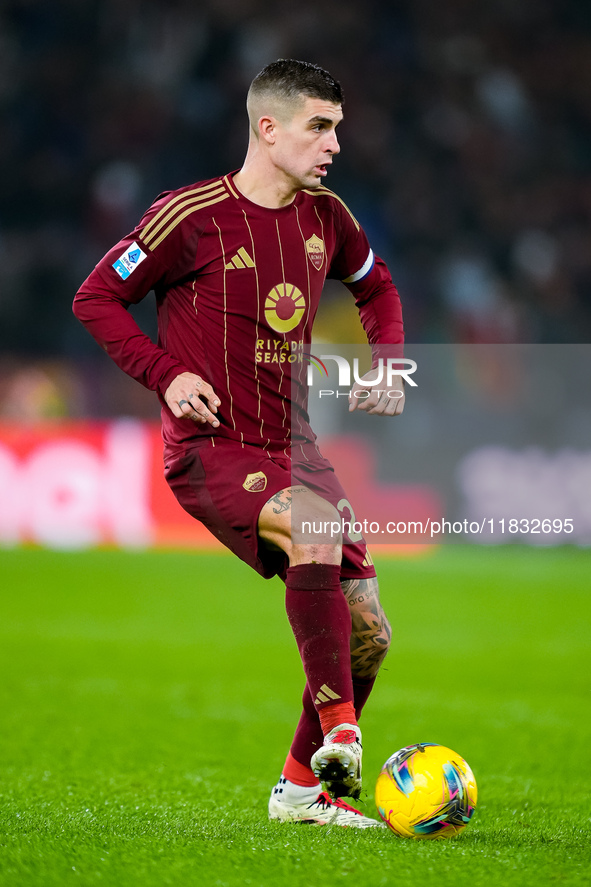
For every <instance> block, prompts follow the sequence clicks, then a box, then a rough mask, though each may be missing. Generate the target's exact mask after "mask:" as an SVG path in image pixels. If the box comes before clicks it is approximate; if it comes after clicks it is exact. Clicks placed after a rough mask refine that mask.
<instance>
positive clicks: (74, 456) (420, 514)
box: [0, 419, 440, 549]
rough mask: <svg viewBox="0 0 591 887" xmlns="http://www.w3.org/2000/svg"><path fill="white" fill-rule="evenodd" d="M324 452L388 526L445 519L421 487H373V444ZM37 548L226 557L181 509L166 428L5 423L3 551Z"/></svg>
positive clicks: (337, 445)
mask: <svg viewBox="0 0 591 887" xmlns="http://www.w3.org/2000/svg"><path fill="white" fill-rule="evenodd" d="M323 452H324V453H325V454H326V455H327V456H328V457H329V458H330V459H331V461H332V462H333V464H334V465H335V467H336V469H337V471H338V472H339V473H341V474H344V475H346V474H348V469H347V466H350V465H351V464H355V465H357V466H363V470H361V469H359V468H358V469H357V470H356V471H355V472H354V474H353V475H352V476H350V477H349V483H348V485H347V486H348V493H349V495H350V497H351V499H352V500H353V501H355V499H356V498H361V495H362V496H363V498H364V501H367V502H369V504H370V506H371V507H372V509H373V513H374V514H375V515H378V517H383V518H384V519H385V518H386V516H387V514H389V509H390V508H391V506H392V501H395V502H396V503H397V504H398V507H400V508H402V509H404V511H405V513H409V514H412V515H413V516H414V517H416V518H417V519H425V518H426V517H427V516H428V515H429V514H432V513H439V512H440V505H439V502H438V499H437V496H436V495H435V494H434V492H433V491H432V490H431V489H429V488H425V487H423V486H422V485H420V484H412V485H409V486H407V485H404V484H403V485H398V486H396V487H395V488H390V487H388V488H386V489H383V488H382V487H380V486H379V485H378V484H377V482H376V481H375V479H374V478H373V470H374V464H373V456H372V451H371V448H370V447H369V446H368V444H367V442H365V441H364V440H363V439H356V438H354V437H351V438H346V437H345V438H343V439H341V438H337V439H333V440H332V441H331V440H327V441H326V443H325V446H323ZM21 543H34V544H38V545H43V546H47V547H50V548H61V549H76V548H87V547H93V546H98V545H114V546H118V547H122V548H145V547H193V548H194V547H196V548H221V547H222V546H221V545H220V543H219V542H218V541H217V539H215V538H214V537H213V536H212V535H211V534H210V533H209V531H208V530H207V529H206V528H205V527H203V526H202V525H201V524H200V523H198V522H197V521H195V520H193V519H192V518H191V517H189V515H187V514H186V513H185V512H184V511H183V510H182V508H181V507H180V506H179V505H178V504H177V502H176V500H175V499H174V497H173V495H172V493H171V492H170V490H169V489H168V486H167V484H166V481H165V480H164V476H163V471H162V439H161V436H160V426H159V424H158V423H156V422H145V421H137V420H133V419H120V420H115V421H111V422H85V421H76V422H61V421H58V422H56V421H51V422H43V423H38V424H17V423H0V545H4V546H7V545H17V544H21Z"/></svg>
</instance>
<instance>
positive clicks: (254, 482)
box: [242, 471, 267, 493]
mask: <svg viewBox="0 0 591 887" xmlns="http://www.w3.org/2000/svg"><path fill="white" fill-rule="evenodd" d="M242 486H243V487H244V489H245V490H247V491H248V492H249V493H262V492H263V490H264V489H265V487H266V486H267V476H266V474H264V473H263V472H262V471H255V473H254V474H247V475H246V480H245V481H244V483H243V484H242Z"/></svg>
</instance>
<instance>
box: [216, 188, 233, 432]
mask: <svg viewBox="0 0 591 887" xmlns="http://www.w3.org/2000/svg"><path fill="white" fill-rule="evenodd" d="M229 196H230V195H229V194H226V195H225V197H229ZM219 199H220V200H223V199H225V198H219ZM216 202H217V201H216ZM211 221H212V222H213V224H214V225H215V226H216V228H217V229H218V237H219V239H220V249H221V251H222V264H223V266H224V270H223V275H224V364H225V368H226V388H227V389H228V394H229V395H230V420H231V422H232V426H233V428H234V431H236V422H235V420H234V399H233V397H232V389H231V388H230V371H229V369H228V290H227V287H226V267H225V266H226V250H225V249H224V241H223V238H222V229H221V228H220V226H219V225H218V223H217V222H216V220H215V218H214V217H213V216H212V217H211Z"/></svg>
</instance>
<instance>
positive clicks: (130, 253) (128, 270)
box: [113, 242, 146, 280]
mask: <svg viewBox="0 0 591 887" xmlns="http://www.w3.org/2000/svg"><path fill="white" fill-rule="evenodd" d="M145 258H146V254H145V252H144V251H143V249H142V248H141V247H139V246H138V245H137V243H135V242H134V243H132V244H131V246H130V247H129V249H127V250H125V252H124V253H122V254H121V255H120V256H119V258H118V259H117V261H116V262H113V268H114V269H115V271H116V272H117V274H118V275H119V277H120V278H121V279H122V280H127V278H128V277H129V275H130V274H133V272H134V271H135V269H136V268H137V266H138V265H139V264H140V262H143V261H144V259H145Z"/></svg>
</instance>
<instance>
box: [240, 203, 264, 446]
mask: <svg viewBox="0 0 591 887" xmlns="http://www.w3.org/2000/svg"><path fill="white" fill-rule="evenodd" d="M242 215H243V216H244V222H245V224H246V227H247V228H248V234H249V236H250V249H251V252H252V257H253V259H254V274H255V281H256V287H257V318H256V326H255V336H256V340H257V341H258V338H259V316H260V310H261V287H260V284H259V272H258V269H257V265H256V259H257V255H256V252H255V248H254V237H253V234H252V228H251V227H250V223H249V221H248V216H247V215H246V211H245V210H244V209H243V210H242ZM254 378H255V381H256V385H257V417H258V418H259V419H260V420H261V427H260V429H259V434H260V435H261V438H262V437H263V426H264V424H265V419H264V417H263V416H262V415H261V383H260V380H259V366H258V364H257V362H256V360H255V362H254Z"/></svg>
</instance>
